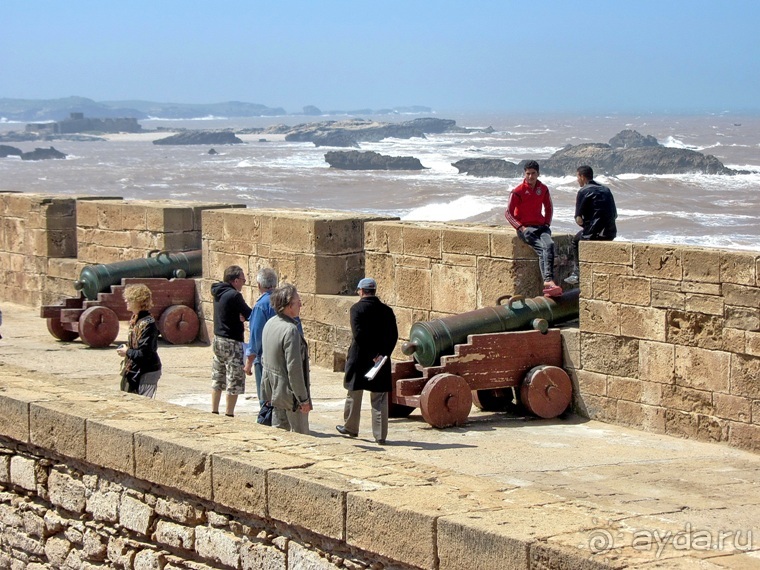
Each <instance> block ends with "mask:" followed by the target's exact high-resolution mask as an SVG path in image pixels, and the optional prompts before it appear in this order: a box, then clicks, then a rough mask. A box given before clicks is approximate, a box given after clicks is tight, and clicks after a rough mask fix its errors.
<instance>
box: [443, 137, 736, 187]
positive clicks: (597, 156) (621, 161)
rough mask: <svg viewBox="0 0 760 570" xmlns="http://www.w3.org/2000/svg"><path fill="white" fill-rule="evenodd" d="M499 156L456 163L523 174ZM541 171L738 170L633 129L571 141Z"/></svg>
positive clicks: (474, 170)
mask: <svg viewBox="0 0 760 570" xmlns="http://www.w3.org/2000/svg"><path fill="white" fill-rule="evenodd" d="M525 162H526V161H522V162H520V163H518V164H515V163H513V162H508V161H506V160H499V159H486V158H482V159H481V158H468V159H464V160H460V161H457V162H455V163H453V165H452V166H454V167H456V168H457V169H458V170H459V172H460V174H461V173H466V174H468V175H471V176H483V177H484V176H495V177H501V178H517V177H520V176H522V169H523V164H524V163H525ZM539 163H540V165H541V174H544V175H548V176H568V175H573V174H575V171H576V169H577V168H578V167H579V166H581V165H582V164H588V165H589V166H591V167H592V168H593V169H594V172H595V173H597V174H606V175H611V176H615V175H618V174H626V173H636V174H687V173H700V174H738V173H739V172H740V171H737V170H732V169H731V168H727V167H726V166H724V165H723V163H722V162H721V161H720V160H718V159H717V158H715V157H714V156H712V155H710V154H707V155H705V154H702V153H701V152H697V151H694V150H689V149H683V148H668V147H665V146H662V145H661V144H660V143H659V142H657V139H656V138H654V137H653V136H644V135H641V134H640V133H638V132H636V131H632V130H625V131H621V132H620V133H618V134H617V135H615V136H614V137H612V138H611V139H610V141H609V144H604V143H584V144H579V145H573V146H570V145H568V146H567V147H565V148H563V149H562V150H559V151H557V152H555V153H554V154H553V155H552V156H551V157H549V158H547V159H544V160H541V161H539Z"/></svg>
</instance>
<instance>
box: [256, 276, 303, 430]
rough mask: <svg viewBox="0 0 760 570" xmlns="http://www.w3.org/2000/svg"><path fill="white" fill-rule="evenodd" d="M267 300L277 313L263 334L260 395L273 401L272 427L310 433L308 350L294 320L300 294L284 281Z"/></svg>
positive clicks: (296, 314)
mask: <svg viewBox="0 0 760 570" xmlns="http://www.w3.org/2000/svg"><path fill="white" fill-rule="evenodd" d="M270 302H271V303H272V307H273V308H274V310H275V311H276V313H277V314H276V315H275V316H274V317H272V318H271V319H269V320H268V321H267V323H266V325H264V332H263V333H262V355H261V366H262V377H261V395H262V398H263V399H264V400H265V401H267V402H270V403H271V404H272V407H273V410H272V427H278V428H280V429H285V430H289V431H295V432H298V433H309V412H310V411H311V409H312V405H311V394H310V391H309V351H308V347H307V345H306V339H304V337H303V334H301V331H300V330H299V327H298V322H297V321H296V318H297V317H298V316H299V315H300V314H301V297H299V295H298V291H297V290H296V288H295V286H294V285H291V284H290V283H285V284H283V285H282V287H279V288H278V289H275V290H274V291H273V292H272V295H271V297H270Z"/></svg>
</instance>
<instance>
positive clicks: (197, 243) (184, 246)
mask: <svg viewBox="0 0 760 570" xmlns="http://www.w3.org/2000/svg"><path fill="white" fill-rule="evenodd" d="M160 238H161V239H160V243H161V246H160V248H159V249H164V250H166V251H190V250H194V249H200V248H201V234H200V233H199V232H196V231H186V232H175V233H165V234H161V236H160Z"/></svg>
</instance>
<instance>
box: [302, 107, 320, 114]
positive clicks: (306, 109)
mask: <svg viewBox="0 0 760 570" xmlns="http://www.w3.org/2000/svg"><path fill="white" fill-rule="evenodd" d="M303 114H304V115H321V114H322V111H321V110H320V109H319V107H315V106H314V105H306V106H305V107H304V108H303Z"/></svg>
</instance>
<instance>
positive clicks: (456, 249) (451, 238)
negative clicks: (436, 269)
mask: <svg viewBox="0 0 760 570" xmlns="http://www.w3.org/2000/svg"><path fill="white" fill-rule="evenodd" d="M441 239H442V244H441V247H442V250H443V253H458V254H465V255H473V256H488V255H490V254H491V236H490V232H489V231H488V229H487V228H477V229H475V228H457V227H452V228H450V229H444V230H443V235H442V238H441Z"/></svg>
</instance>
